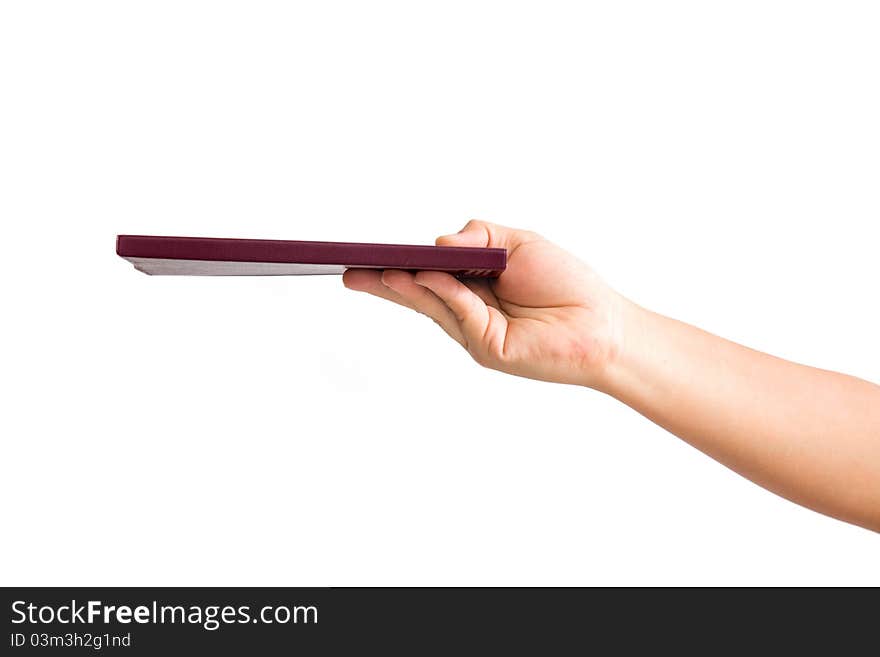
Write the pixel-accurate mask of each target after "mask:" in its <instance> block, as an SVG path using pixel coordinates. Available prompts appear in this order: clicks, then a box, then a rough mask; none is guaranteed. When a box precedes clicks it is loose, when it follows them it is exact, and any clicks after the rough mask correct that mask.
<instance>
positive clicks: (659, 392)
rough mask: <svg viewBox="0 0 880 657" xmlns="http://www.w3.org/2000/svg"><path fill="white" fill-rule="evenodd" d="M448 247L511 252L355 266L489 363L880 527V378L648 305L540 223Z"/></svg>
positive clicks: (479, 229) (380, 292)
mask: <svg viewBox="0 0 880 657" xmlns="http://www.w3.org/2000/svg"><path fill="white" fill-rule="evenodd" d="M437 242H438V244H445V245H454V246H493V247H502V248H506V249H507V250H508V268H507V270H506V271H505V272H504V273H503V274H502V275H501V277H500V278H499V279H497V280H496V281H486V280H474V281H470V280H469V281H459V280H457V279H455V278H453V277H452V276H450V275H448V274H443V273H440V272H419V273H417V274H415V275H413V274H410V273H407V272H402V271H385V272H376V271H367V270H351V271H348V272H346V274H345V277H344V280H345V284H346V285H347V286H348V287H350V288H352V289H356V290H362V291H366V292H370V293H372V294H375V295H377V296H380V297H383V298H386V299H389V300H391V301H395V302H397V303H400V304H402V305H405V306H408V307H410V308H413V309H414V310H417V311H419V312H422V313H424V314H426V315H428V316H430V317H432V318H433V319H434V320H435V321H436V322H437V323H438V324H439V325H440V326H441V327H442V328H443V329H444V330H445V331H446V332H447V333H448V334H449V335H450V336H451V337H452V338H453V339H455V340H456V341H458V342H459V343H460V344H461V345H462V346H463V347H464V348H465V349H467V350H468V352H469V353H470V354H471V355H472V356H473V358H474V359H475V360H476V361H477V362H478V363H480V364H482V365H485V366H487V367H492V368H494V369H498V370H501V371H504V372H509V373H511V374H516V375H520V376H527V377H530V378H536V379H542V380H546V381H556V382H560V383H573V384H580V385H584V386H588V387H592V388H595V389H597V390H600V391H602V392H605V393H607V394H609V395H612V396H614V397H616V398H617V399H619V400H620V401H622V402H623V403H625V404H627V405H628V406H631V407H632V408H633V409H635V410H637V411H638V412H639V413H641V414H643V415H645V416H646V417H647V418H649V419H651V420H652V421H654V422H656V423H657V424H659V425H660V426H662V427H664V428H666V429H667V430H669V431H671V432H672V433H674V434H675V435H677V436H679V437H681V438H682V439H684V440H686V441H687V442H689V443H690V444H692V445H693V446H695V447H696V448H698V449H700V450H701V451H703V452H705V453H706V454H708V455H709V456H711V457H712V458H715V459H717V460H718V461H720V462H721V463H723V464H724V465H726V466H728V467H730V468H731V469H733V470H735V471H736V472H738V473H740V474H742V475H743V476H745V477H748V478H749V479H751V480H753V481H754V482H756V483H758V484H760V485H761V486H764V487H765V488H768V489H770V490H772V491H774V492H776V493H778V494H780V495H783V496H785V497H787V498H789V499H791V500H793V501H795V502H797V503H799V504H803V505H804V506H808V507H810V508H812V509H815V510H817V511H820V512H822V513H826V514H828V515H831V516H834V517H837V518H840V519H842V520H846V521H848V522H852V523H855V524H859V525H863V526H865V527H868V528H871V529H874V530H880V387H878V386H876V385H873V384H871V383H868V382H866V381H862V380H859V379H856V378H853V377H850V376H846V375H843V374H837V373H835V372H828V371H824V370H818V369H814V368H811V367H806V366H803V365H798V364H795V363H791V362H788V361H785V360H782V359H779V358H775V357H773V356H770V355H767V354H763V353H760V352H757V351H753V350H751V349H748V348H746V347H743V346H741V345H738V344H735V343H733V342H729V341H727V340H724V339H722V338H719V337H717V336H714V335H711V334H709V333H706V332H704V331H701V330H700V329H698V328H696V327H693V326H689V325H687V324H683V323H681V322H678V321H675V320H673V319H669V318H667V317H663V316H661V315H657V314H655V313H652V312H650V311H647V310H645V309H643V308H640V307H639V306H637V305H635V304H633V303H632V302H630V301H628V300H627V299H624V298H623V297H621V296H620V295H618V294H617V293H616V292H614V291H613V290H612V289H611V288H609V287H608V286H607V285H606V284H605V283H604V282H603V281H602V280H601V279H600V278H599V277H598V276H596V274H595V273H594V272H593V271H592V270H591V269H590V268H589V267H587V266H586V265H584V264H583V263H581V262H580V261H579V260H577V259H576V258H574V257H573V256H571V255H570V254H568V253H567V252H565V251H564V250H562V249H560V248H559V247H557V246H555V245H553V244H551V243H550V242H547V241H546V240H544V239H542V238H541V237H540V236H539V235H536V234H535V233H530V232H525V231H517V230H511V229H508V228H504V227H501V226H496V225H493V224H487V223H484V222H476V221H472V222H470V223H468V225H467V226H465V228H464V229H462V231H461V232H459V233H457V234H456V235H450V236H446V237H441V238H439V239H438V240H437Z"/></svg>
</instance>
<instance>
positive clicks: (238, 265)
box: [116, 235, 507, 277]
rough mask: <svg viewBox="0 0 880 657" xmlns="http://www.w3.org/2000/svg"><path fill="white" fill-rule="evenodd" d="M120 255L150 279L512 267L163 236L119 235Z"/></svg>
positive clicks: (476, 260) (464, 250)
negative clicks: (172, 276) (175, 276)
mask: <svg viewBox="0 0 880 657" xmlns="http://www.w3.org/2000/svg"><path fill="white" fill-rule="evenodd" d="M116 253H117V254H118V255H120V256H121V257H123V258H125V259H126V260H128V261H129V262H131V264H133V265H134V267H135V269H137V270H139V271H142V272H144V273H146V274H153V275H178V276H179V275H188V276H309V275H315V274H342V272H344V271H345V270H346V269H352V268H358V269H360V268H366V269H405V270H410V271H416V270H431V271H445V272H449V273H450V274H454V275H456V276H460V277H497V276H498V275H500V274H501V272H503V271H504V268H505V267H506V266H507V250H506V249H488V248H477V247H458V246H417V245H407V244H368V243H358V242H305V241H295V240H251V239H226V238H217V237H163V236H157V235H118V236H117V237H116Z"/></svg>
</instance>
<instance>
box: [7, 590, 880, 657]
mask: <svg viewBox="0 0 880 657" xmlns="http://www.w3.org/2000/svg"><path fill="white" fill-rule="evenodd" d="M0 590H2V597H3V607H4V612H3V616H4V619H5V620H4V623H5V625H4V627H5V630H6V632H5V636H4V637H3V644H4V648H3V650H2V653H3V654H9V655H16V654H22V655H24V654H29V653H34V652H47V651H50V652H52V653H54V654H58V655H65V654H96V653H105V652H112V653H114V654H120V655H142V654H143V655H146V654H192V653H193V652H194V651H198V652H199V653H204V652H207V651H212V652H213V651H223V652H236V653H252V652H257V651H258V652H259V654H281V653H283V654H292V653H302V654H310V655H314V654H340V653H345V654H352V652H353V651H354V652H357V653H362V652H365V651H369V654H373V653H375V652H377V651H378V652H379V653H381V654H388V653H394V654H399V653H405V654H419V653H421V652H425V651H427V650H432V651H433V650H437V649H438V648H439V649H444V650H447V651H454V652H455V653H456V654H458V653H461V652H464V653H471V652H486V653H492V654H494V653H497V652H498V651H499V650H502V649H504V650H507V649H513V648H515V649H517V650H519V651H521V650H527V651H530V652H535V653H537V654H545V653H547V652H548V651H552V652H554V653H563V654H571V653H575V652H584V651H588V650H592V649H595V648H597V647H599V646H603V645H609V644H608V642H611V644H610V645H613V646H614V647H615V649H616V650H627V651H628V650H633V651H634V650H636V649H641V648H643V647H644V645H645V642H646V641H648V642H649V644H650V645H651V646H653V647H654V648H661V647H662V648H675V649H685V648H690V649H698V650H700V649H702V650H714V649H715V647H717V646H722V645H723V646H724V647H727V648H730V647H738V648H740V649H748V650H752V649H755V648H758V647H761V648H768V647H770V646H774V645H775V646H776V647H778V648H780V649H782V648H790V647H791V646H792V645H793V644H797V643H808V644H809V645H810V646H811V647H812V648H817V647H819V646H822V645H823V644H824V645H827V646H828V647H834V649H835V652H839V651H840V648H841V647H842V646H843V645H845V644H847V643H852V642H857V641H858V640H859V636H860V635H864V636H865V637H868V636H870V635H871V633H873V631H874V629H875V628H876V624H877V623H876V618H877V616H876V612H875V610H874V605H872V604H871V603H870V601H865V600H862V598H863V597H866V596H863V595H859V592H858V591H854V590H836V589H834V590H832V589H826V590H803V589H768V590H751V589H731V590H710V589H544V588H517V589H513V588H501V589H460V588H398V589H392V588H376V589H371V588H324V589H322V588H7V589H0ZM868 597H873V596H868ZM838 630H840V631H838ZM872 641H873V639H872Z"/></svg>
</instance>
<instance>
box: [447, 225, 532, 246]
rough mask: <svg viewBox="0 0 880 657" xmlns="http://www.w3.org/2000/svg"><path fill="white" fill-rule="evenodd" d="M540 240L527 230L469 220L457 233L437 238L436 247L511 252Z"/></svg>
mask: <svg viewBox="0 0 880 657" xmlns="http://www.w3.org/2000/svg"><path fill="white" fill-rule="evenodd" d="M540 239H541V236H540V235H538V234H537V233H533V232H531V231H528V230H517V229H516V228H508V227H507V226H499V225H498V224H492V223H489V222H488V221H478V220H477V219H471V220H470V221H469V222H467V223H466V224H465V226H464V228H462V229H461V230H460V231H458V232H457V233H454V234H452V235H443V236H442V237H438V238H437V241H436V244H437V246H482V247H490V248H498V249H507V250H508V251H511V250H513V249H515V248H516V247H517V246H519V245H520V244H524V243H525V242H534V241H537V240H540Z"/></svg>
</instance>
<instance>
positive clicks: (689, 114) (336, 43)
mask: <svg viewBox="0 0 880 657" xmlns="http://www.w3.org/2000/svg"><path fill="white" fill-rule="evenodd" d="M878 33H880V15H878V9H877V5H876V3H873V2H863V3H857V2H766V1H763V2H736V3H734V2H726V3H719V2H716V3H707V2H675V3H657V2H642V3H637V2H603V3H570V4H568V3H552V2H534V3H520V2H494V3H490V2H475V1H474V0H469V1H467V2H448V1H446V2H437V3H419V2H398V3H388V2H384V3H377V2H370V3H366V2H314V3H311V2H310V3H292V2H279V3H268V2H238V3H233V2H201V3H198V2H178V1H175V2H156V1H152V2H101V3H99V2H76V3H73V2H56V3H50V2H4V3H3V4H2V6H0V94H2V102H0V219H2V231H3V232H2V246H0V249H2V258H0V270H2V271H0V275H2V281H3V282H2V291H3V294H2V299H3V311H2V312H3V315H4V318H3V320H2V325H0V331H2V364H0V367H2V387H3V390H2V400H3V401H2V417H0V422H2V427H0V429H2V439H0V440H2V456H0V468H2V471H0V505H2V518H0V520H2V522H0V525H2V530H0V531H2V540H0V581H2V583H3V584H43V585H49V584H93V585H99V584H102V585H103V584H115V585H128V584H144V585H146V584H174V585H197V584H204V585H223V584H240V585H244V584H249V585H343V584H358V585H370V584H388V585H391V584H403V585H409V584H412V585H416V584H436V585H445V584H474V585H489V584H510V585H514V584H521V585H532V584H554V585H568V584H581V585H592V584H873V585H878V584H880V558H878V554H880V536H878V535H877V534H874V533H871V532H869V531H866V530H864V529H859V528H856V527H852V526H848V525H845V524H842V523H839V522H837V521H834V520H831V519H828V518H825V517H823V516H820V515H818V514H815V513H813V512H811V511H808V510H805V509H802V508H799V507H797V506H795V505H793V504H791V503H789V502H787V501H784V500H782V499H780V498H777V497H775V496H774V495H772V494H771V493H768V492H765V491H764V490H762V489H760V488H758V487H756V486H755V485H753V484H751V483H749V482H748V481H746V480H744V479H741V478H740V477H738V476H737V475H735V474H733V473H731V472H730V471H728V470H726V469H725V468H723V467H722V466H720V465H718V464H716V463H714V462H713V461H711V460H709V459H708V458H706V457H705V456H703V455H702V454H700V453H698V452H696V451H695V450H694V449H692V448H690V447H689V446H687V445H686V444H684V443H682V442H681V441H679V440H678V439H676V438H674V437H672V436H671V435H669V434H667V433H666V432H665V431H663V430H661V429H659V428H657V427H655V426H653V425H652V424H650V423H649V422H648V421H647V420H645V419H643V418H642V417H640V416H638V415H637V414H635V413H634V412H632V411H631V410H629V409H628V408H626V407H624V406H622V405H620V404H618V403H617V402H615V401H614V400H612V399H610V398H607V397H604V396H602V395H600V394H598V393H595V392H593V391H590V390H585V389H579V388H574V387H566V386H559V385H551V384H546V383H537V382H534V381H527V380H523V379H516V378H512V377H507V376H504V375H501V374H498V373H495V372H491V371H487V370H483V369H481V368H479V367H478V366H476V365H474V364H473V363H472V362H470V361H469V359H468V358H467V356H466V354H465V353H464V352H463V351H462V350H461V349H460V348H459V347H458V346H457V345H456V344H454V343H453V342H452V341H450V340H448V339H447V338H446V337H445V336H444V335H443V334H442V333H441V331H440V330H439V329H438V328H437V327H436V326H434V325H433V324H432V323H431V322H430V321H428V320H426V319H425V318H424V317H421V316H418V315H416V314H414V313H410V312H407V311H405V310H404V309H402V308H399V307H396V306H392V305H390V304H384V303H381V302H379V301H378V300H376V299H373V298H370V297H367V296H361V295H358V294H356V293H354V292H351V291H348V290H345V289H344V288H343V287H342V284H341V282H340V280H339V279H338V278H337V277H326V278H318V277H311V278H252V279H228V278H227V279H212V278H151V277H148V276H144V275H142V274H140V273H138V272H136V271H135V270H134V269H132V267H131V266H130V265H129V264H128V263H126V262H124V261H123V260H121V259H119V258H117V257H116V255H115V254H114V238H115V235H116V234H117V233H155V234H172V235H175V234H176V235H207V236H221V237H227V236H229V237H257V238H279V239H285V238H286V239H319V240H350V241H391V242H404V243H407V242H411V243H432V242H433V239H434V237H435V236H436V235H438V234H442V233H447V232H454V231H456V230H457V229H458V228H460V226H461V225H462V224H463V223H464V222H465V221H466V220H467V219H468V218H470V217H478V218H482V219H486V220H490V221H495V222H498V223H505V224H510V225H514V226H519V227H524V228H531V229H533V230H537V231H538V232H541V233H543V234H545V235H546V236H548V237H550V238H551V239H553V240H555V241H557V242H558V243H560V244H562V245H563V246H565V247H567V248H569V249H570V250H572V251H573V252H575V253H577V254H578V255H580V256H582V257H583V258H584V259H585V260H587V261H588V262H590V263H591V264H592V265H593V266H594V267H595V268H596V269H597V270H598V271H599V272H600V273H601V274H603V276H604V277H605V278H606V279H607V280H608V281H609V282H610V283H611V284H612V285H614V286H616V287H617V288H618V289H619V290H621V291H622V292H623V293H624V294H626V295H628V296H630V297H631V298H633V299H634V300H636V301H637V302H639V303H641V304H642V305H645V306H648V307H650V308H652V309H654V310H657V311H660V312H663V313H666V314H670V315H673V316H675V317H678V318H680V319H683V320H686V321H689V322H692V323H695V324H698V325H700V326H702V327H704V328H706V329H708V330H710V331H714V332H716V333H719V334H721V335H724V336H726V337H729V338H732V339H734V340H737V341H740V342H744V343H746V344H748V345H750V346H753V347H756V348H759V349H763V350H766V351H770V352H773V353H775V354H778V355H781V356H784V357H787V358H791V359H794V360H798V361H802V362H808V363H810V364H814V365H818V366H822V367H827V368H833V369H838V370H842V371H846V372H849V373H852V374H855V375H858V376H862V377H864V378H867V379H871V380H875V381H877V380H880V349H878V345H877V336H878V333H880V310H878V304H877V296H878V292H877V289H878V288H877V284H878V279H880V265H878V257H877V252H878V239H877V237H878V229H877V225H878V219H880V194H878V190H880V187H878V182H880V157H878V153H880V128H878V126H880V121H878V117H880V92H878V76H880V39H878V38H877V35H878Z"/></svg>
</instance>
